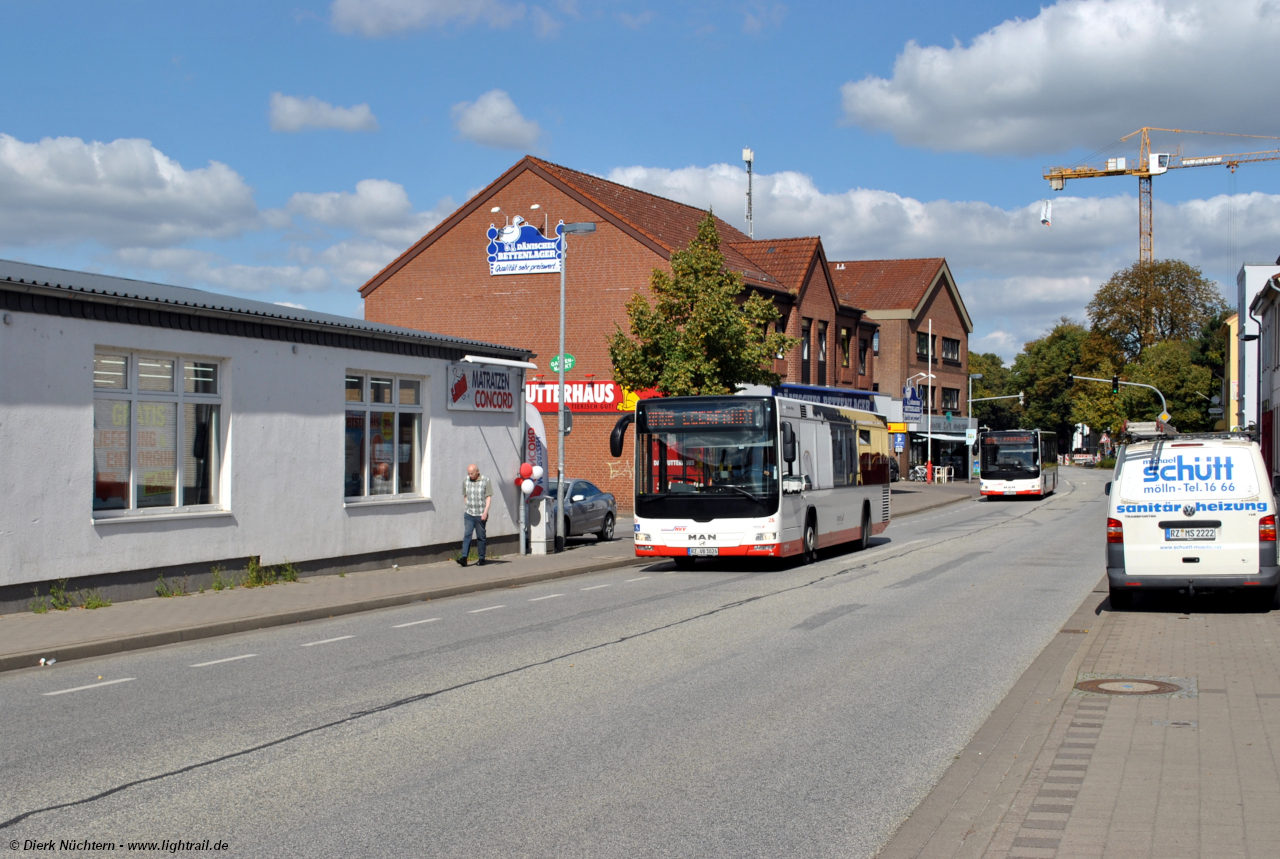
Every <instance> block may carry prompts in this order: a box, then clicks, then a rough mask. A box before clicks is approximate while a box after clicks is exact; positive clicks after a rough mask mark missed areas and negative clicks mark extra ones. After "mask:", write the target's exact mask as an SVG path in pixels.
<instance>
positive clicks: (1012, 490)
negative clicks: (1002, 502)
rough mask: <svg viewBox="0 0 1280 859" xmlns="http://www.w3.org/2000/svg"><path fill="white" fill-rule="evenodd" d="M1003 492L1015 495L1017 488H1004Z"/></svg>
mask: <svg viewBox="0 0 1280 859" xmlns="http://www.w3.org/2000/svg"><path fill="white" fill-rule="evenodd" d="M1004 494H1005V495H1017V494H1018V490H1016V489H1006V490H1005V491H1004Z"/></svg>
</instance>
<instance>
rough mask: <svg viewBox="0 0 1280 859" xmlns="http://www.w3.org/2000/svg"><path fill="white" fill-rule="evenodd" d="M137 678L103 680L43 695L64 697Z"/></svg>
mask: <svg viewBox="0 0 1280 859" xmlns="http://www.w3.org/2000/svg"><path fill="white" fill-rule="evenodd" d="M137 679H138V678H137V677H121V678H120V679H119V680H103V681H102V682H101V683H90V684H89V685H88V686H77V687H75V688H74V689H59V690H58V691H57V692H45V693H44V694H45V695H66V694H67V693H68V692H83V691H84V690H86V689H97V688H98V687H99V686H113V685H115V684H116V683H128V682H129V681H130V680H137Z"/></svg>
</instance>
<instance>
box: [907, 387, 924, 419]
mask: <svg viewBox="0 0 1280 859" xmlns="http://www.w3.org/2000/svg"><path fill="white" fill-rule="evenodd" d="M923 414H924V400H922V399H920V395H919V394H917V393H916V389H915V388H913V387H911V386H910V385H908V386H907V387H905V388H903V389H902V422H903V423H908V424H916V423H920V418H921V416H922V415H923Z"/></svg>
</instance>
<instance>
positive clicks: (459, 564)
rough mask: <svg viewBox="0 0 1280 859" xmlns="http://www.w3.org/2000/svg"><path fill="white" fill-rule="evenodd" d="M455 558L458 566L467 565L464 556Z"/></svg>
mask: <svg viewBox="0 0 1280 859" xmlns="http://www.w3.org/2000/svg"><path fill="white" fill-rule="evenodd" d="M455 560H456V561H457V562H458V566H459V567H465V566H466V565H467V559H466V558H455Z"/></svg>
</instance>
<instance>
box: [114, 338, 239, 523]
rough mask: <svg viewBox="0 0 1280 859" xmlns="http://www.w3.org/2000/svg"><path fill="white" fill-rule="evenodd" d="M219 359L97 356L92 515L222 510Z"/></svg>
mask: <svg viewBox="0 0 1280 859" xmlns="http://www.w3.org/2000/svg"><path fill="white" fill-rule="evenodd" d="M220 377H221V364H220V362H219V361H217V360H210V359H200V358H184V357H180V356H176V355H146V354H139V353H136V352H123V351H121V352H115V351H106V350H102V351H98V352H95V353H94V356H93V390H94V397H93V510H94V514H95V516H99V517H110V516H111V515H112V513H113V511H123V512H127V511H131V510H150V511H156V510H162V509H166V508H168V509H173V508H177V507H182V508H188V507H216V506H217V505H218V503H219V500H220V498H221V491H220V486H219V483H220V478H221V473H222V420H221V419H222V397H221V389H220V385H221V378H220Z"/></svg>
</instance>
